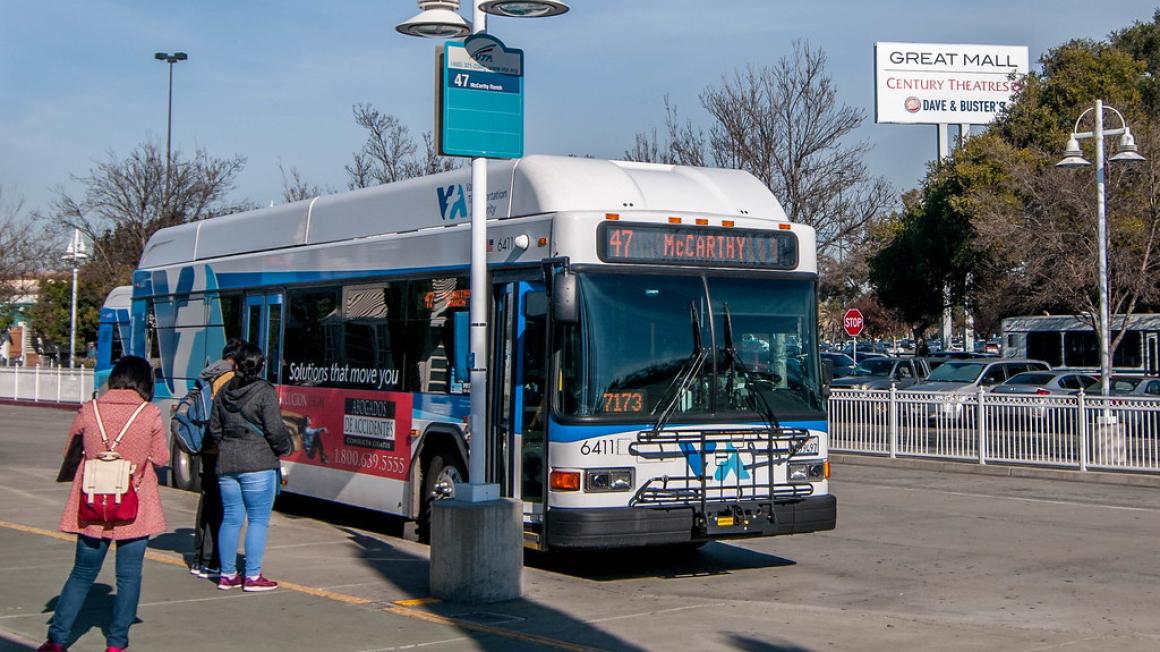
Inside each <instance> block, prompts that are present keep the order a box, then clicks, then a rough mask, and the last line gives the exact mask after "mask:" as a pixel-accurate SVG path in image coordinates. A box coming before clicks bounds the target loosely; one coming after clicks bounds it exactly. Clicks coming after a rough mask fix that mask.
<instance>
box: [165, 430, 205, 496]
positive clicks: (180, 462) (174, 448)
mask: <svg viewBox="0 0 1160 652" xmlns="http://www.w3.org/2000/svg"><path fill="white" fill-rule="evenodd" d="M200 462H201V460H200V459H199V458H196V457H194V456H193V455H190V454H188V453H186V452H185V451H183V450H181V448H180V447H178V445H177V442H176V441H174V442H173V443H172V444H170V450H169V477H170V484H171V485H172V486H173V487H175V488H177V489H184V490H186V491H200V490H201V474H200V470H201V469H200V468H199V467H200V464H199V463H200Z"/></svg>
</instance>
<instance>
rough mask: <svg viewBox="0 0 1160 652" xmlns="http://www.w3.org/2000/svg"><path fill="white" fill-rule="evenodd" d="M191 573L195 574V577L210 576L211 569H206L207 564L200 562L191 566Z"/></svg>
mask: <svg viewBox="0 0 1160 652" xmlns="http://www.w3.org/2000/svg"><path fill="white" fill-rule="evenodd" d="M189 574H190V575H193V576H194V577H209V571H207V570H206V568H205V566H202V565H200V564H194V565H193V566H190V567H189Z"/></svg>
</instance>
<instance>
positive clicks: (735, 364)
mask: <svg viewBox="0 0 1160 652" xmlns="http://www.w3.org/2000/svg"><path fill="white" fill-rule="evenodd" d="M724 321H725V334H724V340H725V342H724V343H725V347H724V351H725V361H726V365H727V367H726V368H727V369H728V370H729V376H730V377H729V378H728V379H727V380H726V383H727V384H726V387H731V386H732V375H733V370H734V369H739V370H740V371H741V377H742V378H743V379H745V386H746V388H747V389H748V390H749V391H748V394H749V404H750V407H751V408H753V410H754V411H755V412H758V413H759V414H761V418H762V419H763V420H764V421H765V423H766V425H768V426H769V427H771V428H774V427H781V422H780V421H779V420H778V418H777V415H776V414H774V412H773V408H772V407H770V405H769V402H768V401H766V400H765V395H764V394H762V393H761V391H760V390H758V389H757V380H756V379H755V378H754V375H753V372H751V371H749V368H748V367H746V366H745V363H744V362H742V361H741V356H739V355H737V348H736V347H735V346H734V344H733V317H732V316H731V315H730V314H729V304H728V303H726V304H725V310H724Z"/></svg>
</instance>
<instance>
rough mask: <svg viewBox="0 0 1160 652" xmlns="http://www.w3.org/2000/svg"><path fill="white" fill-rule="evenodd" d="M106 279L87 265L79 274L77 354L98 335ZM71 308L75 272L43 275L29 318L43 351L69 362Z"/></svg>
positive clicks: (80, 354) (80, 355) (81, 353)
mask: <svg viewBox="0 0 1160 652" xmlns="http://www.w3.org/2000/svg"><path fill="white" fill-rule="evenodd" d="M106 293H107V290H106V288H105V280H104V279H102V278H100V277H99V276H97V275H96V274H94V273H92V271H91V270H89V269H85V270H81V272H80V273H79V274H78V275H77V330H76V351H77V358H78V359H79V358H81V357H82V356H83V355H84V352H85V343H87V342H95V341H96V339H97V322H98V319H99V318H100V312H101V305H102V304H103V303H104V300H105V294H106ZM71 310H72V276H71V275H66V274H62V275H59V276H56V277H53V278H48V279H44V280H42V281H41V283H40V294H39V296H38V298H37V301H36V304H35V305H33V306H32V308H30V309H29V311H28V320H29V322H30V324H31V325H32V327H33V328H34V329H35V330H36V334H37V335H38V336H39V337H40V339H41V342H40V346H41V351H42V352H45V353H53V352H55V353H57V355H58V357H57V359H58V360H59V361H60V362H61V363H62V364H63V363H67V357H68V350H69V331H70V327H71Z"/></svg>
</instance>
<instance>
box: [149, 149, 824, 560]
mask: <svg viewBox="0 0 1160 652" xmlns="http://www.w3.org/2000/svg"><path fill="white" fill-rule="evenodd" d="M488 188H490V189H492V190H491V192H489V194H488V218H489V219H488V246H487V251H488V253H487V257H488V272H489V294H490V296H489V300H490V302H489V305H490V317H489V325H490V335H489V338H490V342H491V353H490V359H489V361H488V369H489V374H490V382H489V386H490V387H491V388H493V390H494V391H493V392H492V393H493V397H492V398H491V399H490V401H489V406H488V419H487V423H488V431H487V432H486V433H484V435H485V436H483V437H479V436H478V435H479V433H468V432H467V423H468V406H469V397H468V393H469V392H470V389H471V388H470V384H469V382H468V373H467V357H468V356H467V349H468V345H467V338H468V321H467V310H468V292H469V287H468V281H467V278H468V263H469V260H468V254H469V224H468V206H470V194H471V186H470V176H469V171H467V170H457V171H452V172H447V173H442V174H438V175H434V176H430V177H426V178H421V179H412V180H407V181H402V182H399V183H393V184H388V185H383V186H378V187H374V188H367V189H363V190H356V191H352V192H347V193H342V194H336V195H330V196H322V197H316V198H313V199H310V200H306V201H301V202H296V203H291V204H286V205H282V206H277V207H272V208H267V209H261V210H255V211H250V212H246V213H240V214H236V215H229V216H225V217H218V218H214V219H210V220H205V221H200V222H196V223H191V224H185V225H181V226H176V227H171V228H167V229H164V230H161V231H159V232H157V233H156V234H155V235H154V236H153V237H152V238H151V239H150V241H149V243H148V244H147V246H146V248H145V251H144V254H143V256H142V259H141V263H140V266H139V269H138V270H137V271H136V272H135V273H134V276H133V290H132V293H133V297H132V308H131V322H132V323H131V331H132V334H131V337H130V344H129V347H128V350H129V351H130V352H133V353H139V354H142V355H145V356H147V357H148V358H150V359H151V361H152V362H153V363H154V365H155V368H156V369H157V372H156V373H157V378H158V390H157V392H158V397H159V398H160V399H161V400H165V399H166V398H169V399H172V398H173V397H179V396H181V395H182V394H184V392H185V391H186V390H187V388H188V387H189V386H190V384H191V383H192V381H193V379H195V378H196V377H197V375H198V373H199V372H200V370H201V369H202V368H203V367H204V366H205V365H206V364H207V363H209V362H211V361H213V360H214V359H216V358H217V357H218V355H219V353H220V351H221V349H222V346H223V345H224V343H225V341H226V339H227V338H228V337H234V336H240V337H243V338H245V339H246V340H248V341H250V342H254V343H257V344H258V345H259V346H261V347H262V348H263V349H264V351H265V354H266V358H267V366H266V374H267V377H268V379H269V380H270V381H271V382H272V383H274V384H275V385H276V386H277V388H278V392H279V396H280V398H281V405H282V414H283V418H284V420H285V421H286V423H287V425H288V426H289V427H290V429H291V431H292V432H293V433H294V434H295V438H296V439H297V440H299V442H300V446H299V449H298V450H296V451H295V452H294V453H293V454H292V455H291V456H289V457H288V458H286V461H285V463H284V472H285V483H286V484H285V490H286V491H287V492H290V493H294V494H301V495H305V496H311V497H315V498H321V499H325V500H330V501H335V502H339V503H344V504H349V505H356V506H359V507H364V508H370V509H374V510H380V511H382V512H387V513H391V514H396V515H401V516H403V517H406V518H410V519H415V520H416V521H417V522H418V524H419V533H420V535H421V536H422V535H423V534H424V533H425V528H426V524H427V523H426V519H427V514H428V509H429V505H430V501H432V500H435V499H438V498H440V497H446V496H450V495H453V493H454V486H455V483H456V482H459V481H462V480H464V479H465V478H466V469H467V464H466V460H467V450H468V447H469V445H484V443H486V446H488V449H489V455H488V459H489V460H491V462H492V463H491V465H490V467H489V468H488V469H487V473H488V475H489V477H488V478H487V481H489V482H495V483H498V484H500V485H501V487H502V490H503V493H504V495H506V496H510V497H513V498H515V499H518V500H521V501H522V502H523V506H524V529H525V542H526V544H527V545H528V546H529V547H533V548H539V549H562V548H601V547H622V546H640V545H661V544H684V545H698V544H700V543H703V542H705V541H709V540H713V539H719V538H731V537H746V536H760V535H775V534H793V533H802V532H812V531H818V530H827V529H832V528H833V527H834V523H835V517H836V511H837V507H836V500H835V498H834V497H833V496H832V495H831V494H830V493H829V491H828V476H829V464H828V460H827V455H828V441H827V434H826V420H825V414H824V408H823V402H822V398H821V396H822V379H821V368H820V365H819V358H818V352H817V298H816V292H817V269H816V245H815V235H814V232H813V230H812V229H810V228H809V227H806V226H803V225H799V224H791V223H789V221H788V220H787V218H786V216H785V213H784V211H783V210H782V209H781V207H780V205H779V204H778V202H777V200H776V199H775V198H774V197H773V195H771V194H770V192H769V191H768V189H766V188H765V187H764V186H762V185H761V183H760V182H758V181H757V180H756V179H755V178H754V177H752V176H751V175H749V174H747V173H745V172H740V171H735V170H721V169H705V168H692V167H681V166H669V165H655V164H642V163H626V162H616V161H598V160H591V159H578V158H566V157H551V156H530V157H526V158H523V159H520V160H515V161H492V162H490V163H489V167H488ZM163 412H164V413H168V412H167V411H163ZM472 435H476V436H472ZM473 442H474V443H473ZM178 457H179V458H180V457H181V456H180V455H179V456H178ZM178 463H179V464H181V463H182V461H181V460H180V459H179V462H178ZM189 475H190V477H193V476H192V475H191V474H189Z"/></svg>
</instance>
